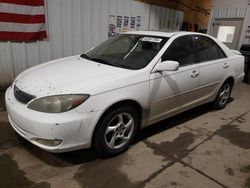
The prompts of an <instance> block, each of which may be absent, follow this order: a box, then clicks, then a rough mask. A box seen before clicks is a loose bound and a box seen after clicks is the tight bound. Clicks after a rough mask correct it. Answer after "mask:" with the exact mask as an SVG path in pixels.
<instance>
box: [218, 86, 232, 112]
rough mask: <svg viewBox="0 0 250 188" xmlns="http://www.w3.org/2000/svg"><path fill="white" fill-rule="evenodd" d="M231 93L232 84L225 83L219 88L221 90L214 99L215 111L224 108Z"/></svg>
mask: <svg viewBox="0 0 250 188" xmlns="http://www.w3.org/2000/svg"><path fill="white" fill-rule="evenodd" d="M231 91H232V83H230V82H225V83H224V84H223V85H222V86H221V88H220V90H219V92H218V94H217V96H216V99H215V101H214V108H215V109H217V110H219V109H223V108H225V106H226V105H227V103H228V101H229V99H230V95H231Z"/></svg>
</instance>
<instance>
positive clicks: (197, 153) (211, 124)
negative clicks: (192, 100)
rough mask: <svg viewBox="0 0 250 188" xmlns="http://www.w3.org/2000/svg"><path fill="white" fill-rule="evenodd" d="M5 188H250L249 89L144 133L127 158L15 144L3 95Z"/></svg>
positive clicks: (0, 149)
mask: <svg viewBox="0 0 250 188" xmlns="http://www.w3.org/2000/svg"><path fill="white" fill-rule="evenodd" d="M0 98H1V100H0V177H1V181H0V187H5V188H7V187H11V188H13V187H19V188H27V187H60V188H62V187H67V188H68V187H70V188H74V187H91V188H92V187H109V188H112V187H114V188H117V187H119V188H122V187H158V188H159V187H202V188H204V187H213V188H214V187H250V86H249V85H246V84H241V86H240V87H239V88H237V90H235V92H234V93H233V99H232V101H231V102H230V104H228V106H227V107H226V108H225V109H223V110H221V111H213V110H212V109H211V108H210V106H209V105H203V106H200V107H198V108H195V109H193V110H190V111H187V112H185V113H183V114H180V115H178V116H175V117H173V118H170V119H167V120H165V121H163V122H160V123H158V124H155V125H153V126H151V127H149V128H146V129H144V130H143V131H141V132H140V133H139V135H138V137H137V140H136V141H135V143H134V144H133V145H132V146H131V147H130V149H129V150H128V151H127V152H125V153H124V154H122V155H120V156H117V157H114V158H111V159H100V158H98V157H97V155H96V154H95V152H94V151H92V150H91V149H88V150H80V151H75V152H70V153H64V154H51V153H48V152H45V151H42V150H40V149H39V148H37V147H35V146H33V145H31V144H29V143H24V144H21V143H19V142H18V141H17V140H16V138H15V133H14V132H13V130H12V128H11V126H10V124H9V122H8V119H7V113H6V111H4V105H3V99H2V98H3V93H1V94H0Z"/></svg>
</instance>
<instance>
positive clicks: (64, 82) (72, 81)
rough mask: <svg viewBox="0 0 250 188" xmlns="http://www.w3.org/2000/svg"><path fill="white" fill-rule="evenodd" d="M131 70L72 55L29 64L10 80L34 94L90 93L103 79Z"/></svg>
mask: <svg viewBox="0 0 250 188" xmlns="http://www.w3.org/2000/svg"><path fill="white" fill-rule="evenodd" d="M133 72H134V71H133V70H128V69H123V68H118V67H114V66H109V65H104V64H100V63H97V62H93V61H90V60H87V59H83V58H80V57H79V56H74V57H68V58H62V59H58V60H54V61H50V62H48V63H45V64H41V65H39V66H36V67H33V68H30V69H28V70H26V71H24V72H23V73H21V74H20V75H19V76H18V77H17V79H16V80H15V82H14V84H15V85H16V86H17V87H18V88H19V89H21V90H23V91H25V92H27V93H29V94H32V95H35V96H37V97H42V96H48V95H56V94H70V93H79V92H80V91H81V92H82V91H85V92H87V93H88V94H91V95H93V94H97V93H98V92H103V91H104V90H105V89H104V88H105V87H103V86H104V85H105V84H106V83H110V82H112V81H115V80H119V79H120V78H123V77H127V76H129V75H130V74H131V73H133ZM124 84H126V83H124ZM100 87H103V89H104V90H103V89H100ZM111 87H115V86H114V85H113V86H112V84H111V85H110V87H109V88H106V89H112V88H111ZM96 88H98V89H96Z"/></svg>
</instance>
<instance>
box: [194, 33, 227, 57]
mask: <svg viewBox="0 0 250 188" xmlns="http://www.w3.org/2000/svg"><path fill="white" fill-rule="evenodd" d="M194 39H195V44H196V49H197V54H198V57H199V61H200V62H204V61H211V60H215V59H221V58H225V57H226V56H225V54H224V52H223V51H222V50H221V48H220V47H219V46H218V45H217V44H216V43H215V42H214V41H213V40H211V39H210V38H208V37H205V36H195V37H194Z"/></svg>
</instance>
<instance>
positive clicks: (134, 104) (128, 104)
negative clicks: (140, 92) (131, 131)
mask: <svg viewBox="0 0 250 188" xmlns="http://www.w3.org/2000/svg"><path fill="white" fill-rule="evenodd" d="M124 106H126V107H132V108H134V109H136V111H138V112H139V113H138V114H139V121H140V127H141V125H142V118H143V113H144V110H143V107H142V106H141V104H140V103H139V102H137V101H136V100H133V99H126V100H122V101H118V102H115V103H114V104H112V105H110V106H109V107H108V108H107V109H106V110H104V112H103V114H101V116H100V118H99V119H98V121H97V123H96V126H95V128H94V131H93V133H92V138H91V147H92V146H93V143H94V139H95V136H96V132H97V129H98V127H99V126H100V123H101V121H102V120H103V118H104V117H105V116H106V115H107V114H108V113H109V112H111V111H112V110H114V109H115V108H118V107H124ZM140 127H139V129H140Z"/></svg>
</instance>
